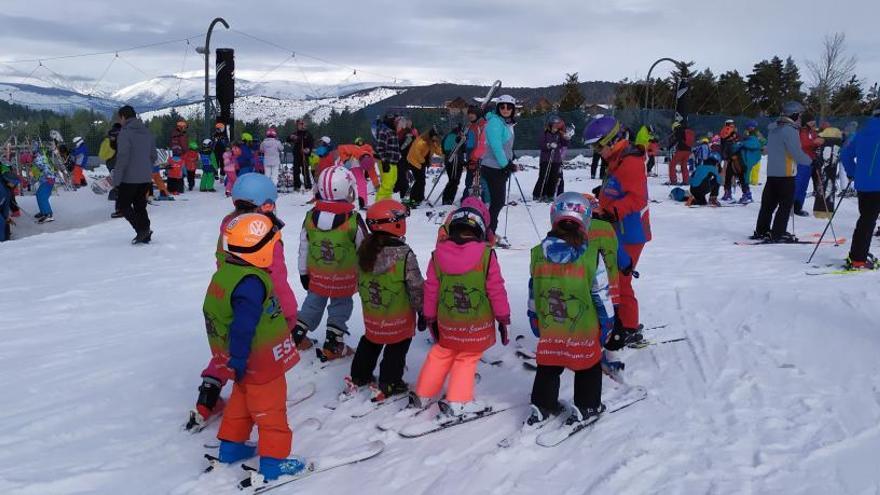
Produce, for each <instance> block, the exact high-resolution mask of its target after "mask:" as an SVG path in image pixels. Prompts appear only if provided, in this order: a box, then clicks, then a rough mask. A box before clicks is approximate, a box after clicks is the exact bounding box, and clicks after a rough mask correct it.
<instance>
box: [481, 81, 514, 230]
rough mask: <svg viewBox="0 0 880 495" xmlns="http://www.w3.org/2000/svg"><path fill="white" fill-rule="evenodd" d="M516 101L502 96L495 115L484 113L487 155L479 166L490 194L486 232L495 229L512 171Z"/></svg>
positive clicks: (496, 104) (497, 102) (499, 98)
mask: <svg viewBox="0 0 880 495" xmlns="http://www.w3.org/2000/svg"><path fill="white" fill-rule="evenodd" d="M515 113H516V100H515V99H514V98H513V97H512V96H510V95H501V96H499V97H498V99H497V100H496V103H495V111H494V112H487V113H486V133H485V136H486V153H485V154H484V155H483V161H482V163H481V166H480V175H481V179H482V180H483V181H484V182H485V185H486V188H487V189H488V190H489V216H490V217H491V221H490V224H489V228H491V229H492V231H493V232H495V231H496V230H497V228H498V214H499V213H501V208H503V207H504V202H505V186H506V185H507V179H508V178H509V177H510V173H511V171H512V170H513V168H512V163H511V161H512V160H513V141H514V137H515V135H514V132H513V126H514V125H516V120H515V118H514V114H515Z"/></svg>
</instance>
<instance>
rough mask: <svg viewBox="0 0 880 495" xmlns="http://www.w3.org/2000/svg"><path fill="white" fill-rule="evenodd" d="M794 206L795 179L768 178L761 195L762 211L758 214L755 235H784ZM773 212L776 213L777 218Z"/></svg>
mask: <svg viewBox="0 0 880 495" xmlns="http://www.w3.org/2000/svg"><path fill="white" fill-rule="evenodd" d="M793 204H794V177H767V184H766V185H765V186H764V193H763V194H762V195H761V211H760V212H759V213H758V223H757V225H755V233H757V234H759V235H763V234H766V233H768V232H770V233H771V235H772V236H773V237H779V236H781V235H782V234H784V233H785V227H786V226H787V225H788V217H789V216H790V215H791V207H792V205H793ZM773 212H776V216H775V217H774V216H773ZM771 220H772V221H773V227H772V229H771V227H770V221H771Z"/></svg>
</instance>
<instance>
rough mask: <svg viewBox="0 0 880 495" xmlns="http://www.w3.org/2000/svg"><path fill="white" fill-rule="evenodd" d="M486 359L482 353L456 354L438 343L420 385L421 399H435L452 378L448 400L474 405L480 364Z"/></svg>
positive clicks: (431, 351) (463, 352)
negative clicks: (475, 385) (481, 359)
mask: <svg viewBox="0 0 880 495" xmlns="http://www.w3.org/2000/svg"><path fill="white" fill-rule="evenodd" d="M482 356H483V353H482V352H466V351H453V350H452V349H447V348H445V347H442V346H440V344H434V347H431V350H430V351H429V352H428V357H426V358H425V363H424V364H423V365H422V371H421V372H419V381H418V382H417V383H416V394H417V395H418V396H419V397H433V396H435V395H437V394H438V393H440V390H441V389H442V388H443V383H444V382H445V381H446V377H447V375H448V376H449V386H448V387H447V388H446V400H448V401H449V402H470V401H472V400H474V380H475V377H476V374H477V363H479V361H480V358H481V357H482Z"/></svg>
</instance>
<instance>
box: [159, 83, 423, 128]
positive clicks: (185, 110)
mask: <svg viewBox="0 0 880 495" xmlns="http://www.w3.org/2000/svg"><path fill="white" fill-rule="evenodd" d="M404 91H406V89H403V88H388V87H378V88H372V89H365V90H361V91H356V92H354V93H351V94H348V95H346V96H333V97H329V98H317V99H283V98H279V97H270V96H257V95H249V96H242V97H238V98H236V99H235V118H236V119H239V120H242V121H245V122H248V121H252V120H257V119H259V120H260V121H261V122H269V123H273V124H282V123H284V122H285V121H286V120H287V119H296V118H300V117H304V116H306V115H308V116H309V117H310V118H311V119H312V121H315V122H323V121H324V120H326V119H327V118H329V117H330V113H331V112H332V111H333V110H336V111H337V112H341V111H343V110H348V111H356V110H360V109H361V108H364V107H366V106H368V105H372V104H374V103H377V102H380V101H382V100H385V99H387V98H390V97H392V96H395V95H398V94H400V93H402V92H404ZM172 108H174V110H176V111H177V113H179V114H181V115H183V116H184V117H186V118H190V117H193V116H195V115H199V114H201V113H202V112H203V108H204V107H203V106H202V103H201V102H200V101H199V102H197V103H191V104H188V105H183V106H175V107H166V108H162V109H159V110H154V111H150V112H144V113H143V114H142V116H143V117H144V118H145V119H150V118H153V117H156V116H160V115H167V114H169V113H170V112H171V110H172Z"/></svg>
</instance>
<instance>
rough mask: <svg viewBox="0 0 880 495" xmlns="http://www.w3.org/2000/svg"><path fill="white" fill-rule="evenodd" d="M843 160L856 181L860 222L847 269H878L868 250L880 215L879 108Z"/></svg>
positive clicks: (848, 258)
mask: <svg viewBox="0 0 880 495" xmlns="http://www.w3.org/2000/svg"><path fill="white" fill-rule="evenodd" d="M840 159H841V161H842V162H843V168H844V169H845V170H846V176H847V177H848V178H849V179H850V180H851V181H854V182H855V188H856V192H857V194H858V198H859V219H858V221H857V222H856V228H855V230H854V231H853V235H852V244H851V245H850V248H849V256H848V257H847V258H846V268H847V269H848V270H876V269H878V268H880V263H878V262H877V258H876V257H874V255H873V254H871V253H869V252H868V250H869V249H870V247H871V236H872V234H873V233H874V227H876V226H877V216H878V215H880V106H878V107H877V108H875V109H874V112H873V114H872V117H871V118H870V119H868V121H867V122H866V123H865V126H864V127H863V128H862V129H860V130H859V132H858V133H857V134H856V135H855V136H854V137H853V138H851V139H850V141H849V144H847V145H846V146H845V147H844V148H843V151H842V152H841V156H840Z"/></svg>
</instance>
